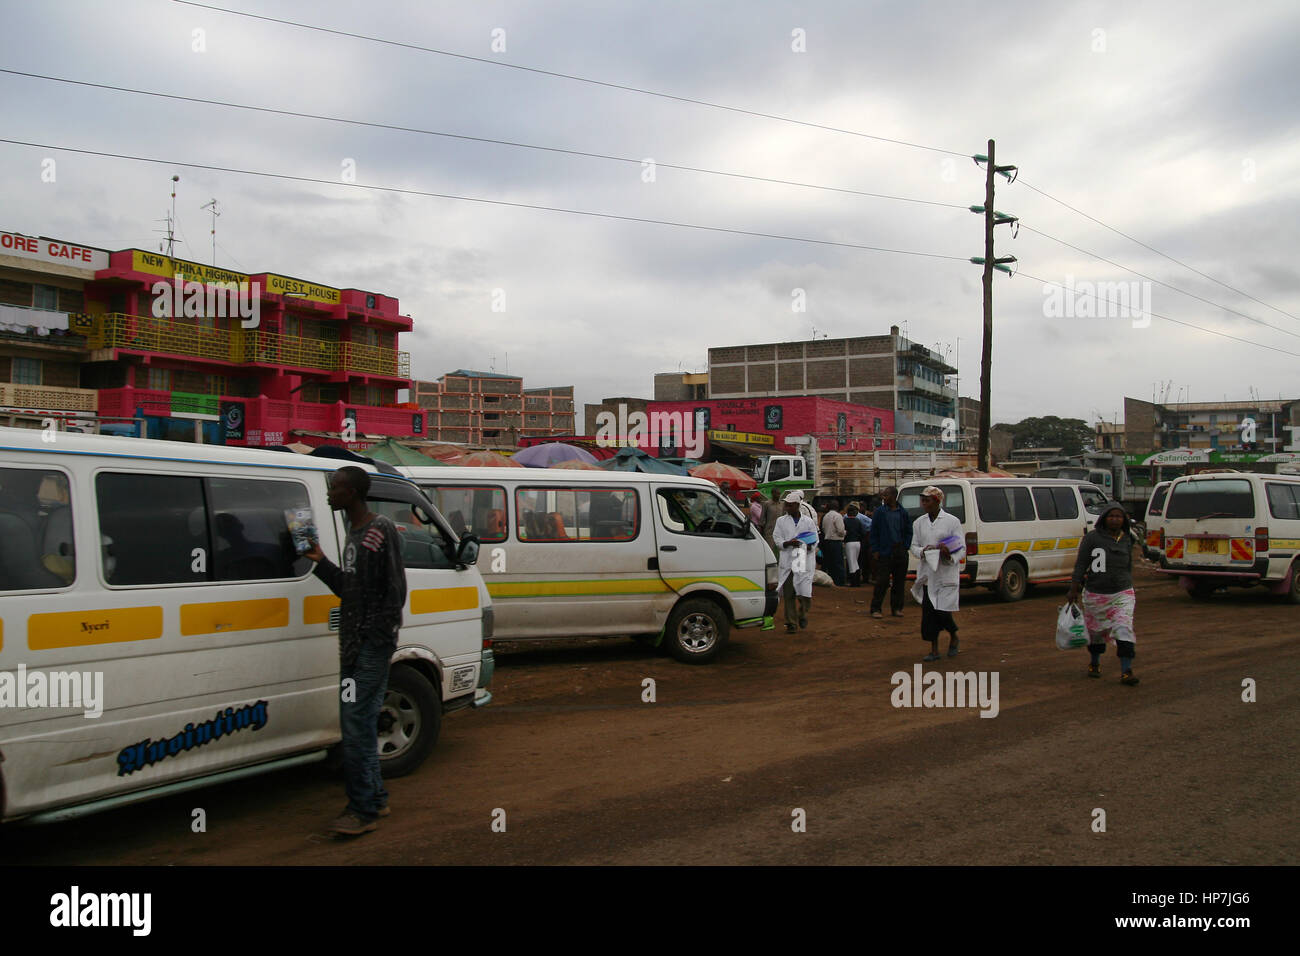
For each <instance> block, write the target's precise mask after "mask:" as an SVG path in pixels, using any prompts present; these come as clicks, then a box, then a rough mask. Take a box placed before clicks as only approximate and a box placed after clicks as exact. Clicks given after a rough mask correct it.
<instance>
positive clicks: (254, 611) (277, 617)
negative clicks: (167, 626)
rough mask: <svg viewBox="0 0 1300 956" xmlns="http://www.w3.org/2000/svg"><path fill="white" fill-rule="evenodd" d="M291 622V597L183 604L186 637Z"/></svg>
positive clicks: (252, 629) (182, 619)
mask: <svg viewBox="0 0 1300 956" xmlns="http://www.w3.org/2000/svg"><path fill="white" fill-rule="evenodd" d="M288 626H289V599H288V598H264V599H262V600H258V601H212V602H210V603H205V604H182V605H181V634H182V635H184V636H185V637H190V636H192V635H194V634H227V633H229V632H230V631H256V630H260V629H262V628H265V627H288Z"/></svg>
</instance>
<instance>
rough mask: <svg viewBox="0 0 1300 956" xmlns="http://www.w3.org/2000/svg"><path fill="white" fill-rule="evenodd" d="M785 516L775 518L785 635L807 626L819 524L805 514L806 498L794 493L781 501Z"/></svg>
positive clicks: (774, 533) (775, 547)
mask: <svg viewBox="0 0 1300 956" xmlns="http://www.w3.org/2000/svg"><path fill="white" fill-rule="evenodd" d="M781 500H782V501H783V502H784V504H785V514H783V515H781V517H779V518H777V519H776V526H775V527H774V528H773V529H772V544H773V547H774V549H775V550H776V553H777V556H778V569H779V570H778V575H779V577H778V580H777V587H778V588H779V589H780V591H781V601H782V603H783V604H784V605H785V629H786V633H789V634H793V633H794V632H795V631H797V630H798V629H799V628H801V627H807V626H808V609H809V608H810V607H811V605H812V580H813V571H814V570H815V569H816V563H815V561H814V558H813V555H812V554H811V553H810V552H813V551H815V550H816V548H817V524H816V522H814V521H813V519H812V518H809V517H808V516H807V515H806V514H804V512H803V507H804V502H803V495H801V494H800V493H799V492H798V491H792V492H790V493H789V494H787V495H786V496H785V497H784V498H783V499H781Z"/></svg>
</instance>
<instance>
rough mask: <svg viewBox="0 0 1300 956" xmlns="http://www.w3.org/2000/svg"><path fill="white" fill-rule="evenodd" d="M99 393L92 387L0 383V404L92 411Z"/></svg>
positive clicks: (9, 406) (43, 408)
mask: <svg viewBox="0 0 1300 956" xmlns="http://www.w3.org/2000/svg"><path fill="white" fill-rule="evenodd" d="M98 403H99V393H98V392H96V391H95V390H94V389H92V388H59V387H57V386H54V385H16V384H14V383H12V382H8V383H0V406H4V407H6V408H31V409H39V410H46V409H48V410H49V411H67V412H94V411H95V410H96V409H97V408H98Z"/></svg>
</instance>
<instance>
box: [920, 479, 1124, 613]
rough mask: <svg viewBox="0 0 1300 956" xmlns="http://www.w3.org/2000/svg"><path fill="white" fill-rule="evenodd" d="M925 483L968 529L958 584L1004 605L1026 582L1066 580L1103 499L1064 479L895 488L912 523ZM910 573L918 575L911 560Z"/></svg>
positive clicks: (936, 481) (945, 481) (1019, 595)
mask: <svg viewBox="0 0 1300 956" xmlns="http://www.w3.org/2000/svg"><path fill="white" fill-rule="evenodd" d="M930 485H934V486H936V487H938V488H939V489H940V490H942V491H943V493H944V499H943V509H944V510H945V511H947V512H949V513H950V514H953V515H955V516H956V517H957V519H958V520H959V521H961V524H962V529H963V530H964V532H965V536H966V556H965V557H964V558H963V559H962V568H961V581H962V585H963V586H970V585H982V586H984V587H987V588H990V589H992V590H995V591H997V593H998V596H999V597H1001V598H1002V599H1003V600H1004V601H1018V600H1020V599H1021V598H1022V597H1024V596H1025V591H1026V590H1027V588H1028V586H1029V585H1030V584H1051V583H1061V582H1066V581H1069V580H1070V575H1071V573H1072V572H1073V570H1074V559H1075V556H1076V554H1077V553H1078V550H1079V541H1080V540H1082V538H1083V536H1084V535H1085V534H1087V533H1088V531H1089V530H1091V528H1092V526H1093V525H1094V524H1096V521H1097V514H1098V511H1099V509H1100V506H1101V504H1102V503H1103V502H1105V500H1106V496H1105V494H1104V493H1103V492H1102V491H1101V490H1100V489H1099V488H1096V487H1095V486H1092V485H1087V484H1081V483H1080V482H1078V481H1075V480H1072V479H1068V478H932V479H929V480H921V481H909V482H907V483H906V484H904V485H901V486H900V487H899V489H898V500H899V504H900V505H902V506H903V507H904V508H906V509H907V511H908V513H909V514H910V515H911V516H912V520H913V521H915V520H916V519H917V517H918V516H920V514H921V511H922V509H921V492H922V490H924V489H925V488H926V487H928V486H930ZM909 569H910V570H909V573H910V574H915V573H916V558H915V556H913V557H912V558H911V559H910V565H909Z"/></svg>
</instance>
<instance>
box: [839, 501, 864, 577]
mask: <svg viewBox="0 0 1300 956" xmlns="http://www.w3.org/2000/svg"><path fill="white" fill-rule="evenodd" d="M862 531H863V528H862V523H861V522H860V521H858V503H857V502H856V501H850V502H849V506H848V507H847V508H845V509H844V564H845V570H846V571H848V574H849V579H848V584H849V587H851V588H856V587H859V586H861V584H862V568H861V566H860V565H859V564H858V559H859V557H860V556H861V554H862V537H863V535H862Z"/></svg>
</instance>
